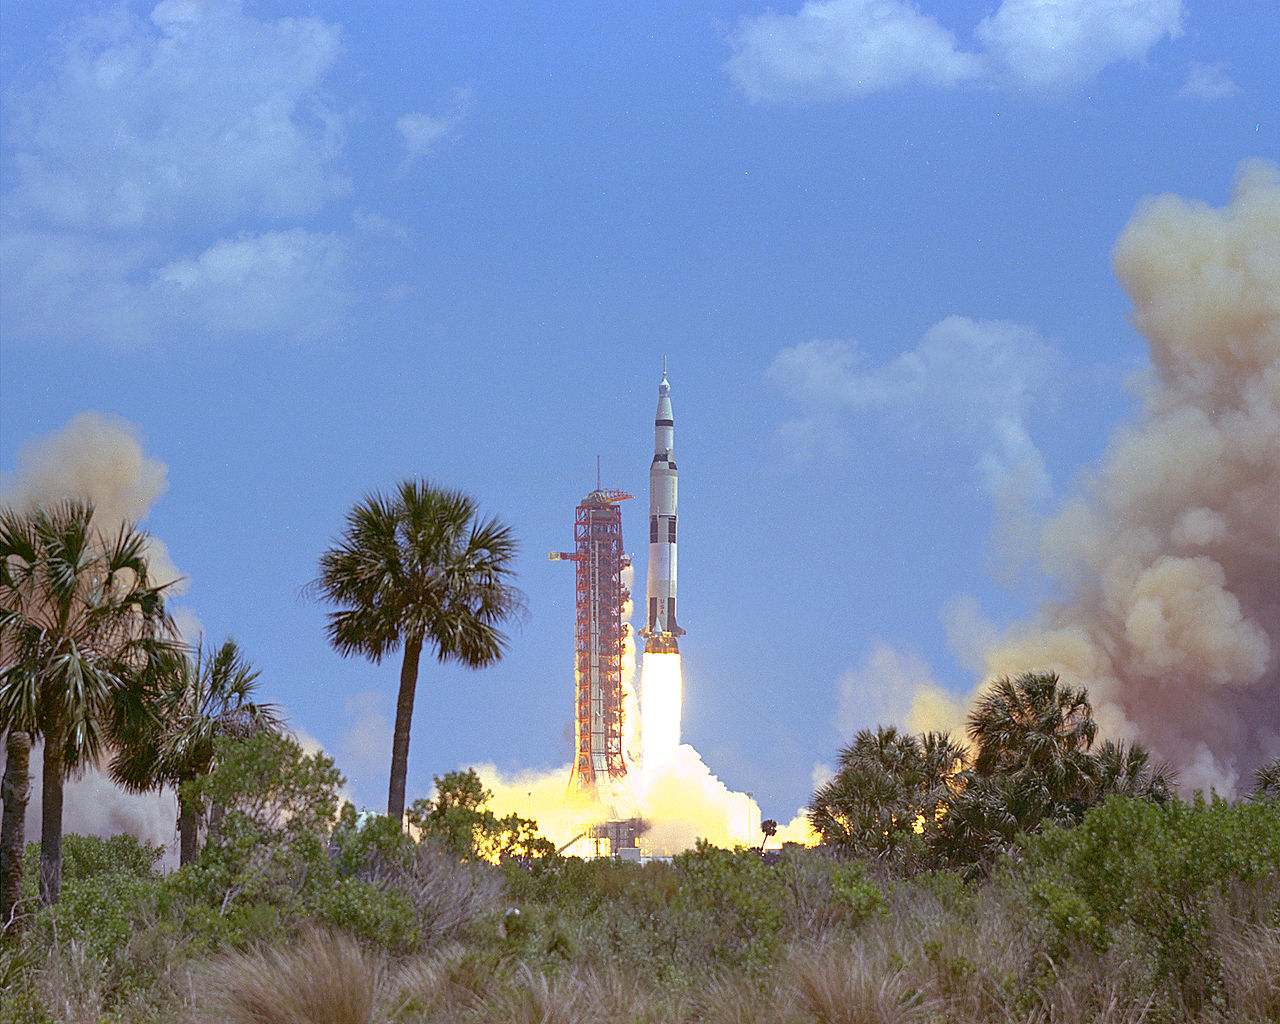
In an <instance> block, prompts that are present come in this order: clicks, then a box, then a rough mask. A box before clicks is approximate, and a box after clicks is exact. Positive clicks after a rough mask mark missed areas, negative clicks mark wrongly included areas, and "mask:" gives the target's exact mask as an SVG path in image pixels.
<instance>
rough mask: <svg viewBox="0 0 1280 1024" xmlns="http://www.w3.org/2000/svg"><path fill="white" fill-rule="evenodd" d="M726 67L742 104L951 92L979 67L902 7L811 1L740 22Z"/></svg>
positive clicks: (903, 0) (869, 1)
mask: <svg viewBox="0 0 1280 1024" xmlns="http://www.w3.org/2000/svg"><path fill="white" fill-rule="evenodd" d="M732 42H733V47H734V50H735V53H734V56H733V57H732V59H730V61H729V62H728V64H727V65H726V67H727V69H728V71H729V73H730V74H731V75H732V76H733V77H734V78H735V79H736V80H737V81H738V83H739V85H741V86H742V89H743V91H744V92H746V94H747V96H748V97H749V98H751V99H753V100H759V99H785V98H796V99H814V98H823V97H835V96H861V95H864V94H866V93H870V92H876V91H878V90H881V89H888V88H892V87H894V86H899V85H903V84H905V83H907V82H910V81H920V82H926V83H929V84H932V85H955V84H957V83H959V82H962V81H964V80H966V79H970V78H973V77H976V76H977V75H978V74H979V73H980V71H981V64H980V62H979V60H978V58H977V57H975V56H974V55H973V54H968V53H963V52H961V51H960V50H959V49H958V48H957V46H956V40H955V37H954V36H953V35H952V34H951V33H950V32H948V31H947V30H946V29H944V28H943V27H942V26H941V25H939V24H938V23H937V22H936V21H935V20H934V19H933V18H930V17H928V16H926V15H924V14H921V13H920V11H919V9H918V8H917V7H916V6H915V5H914V4H912V3H909V2H907V0H809V2H807V3H805V4H804V6H803V7H801V8H800V11H799V13H797V14H794V15H785V14H777V13H774V12H773V11H769V12H766V13H765V14H761V15H758V16H757V17H754V18H747V19H744V20H743V22H742V23H741V25H740V26H739V29H738V32H737V33H736V34H735V35H734V37H733V41H732Z"/></svg>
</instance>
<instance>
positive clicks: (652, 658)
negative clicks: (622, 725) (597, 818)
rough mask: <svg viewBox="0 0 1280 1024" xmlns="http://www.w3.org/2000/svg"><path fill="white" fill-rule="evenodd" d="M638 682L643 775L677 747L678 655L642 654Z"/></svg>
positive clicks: (653, 770) (660, 765) (667, 759)
mask: <svg viewBox="0 0 1280 1024" xmlns="http://www.w3.org/2000/svg"><path fill="white" fill-rule="evenodd" d="M640 684H641V688H640V750H641V757H640V774H641V776H642V777H646V778H647V777H648V776H650V775H651V774H654V773H656V772H658V771H660V770H661V769H662V768H663V766H665V765H667V764H670V763H671V762H672V761H673V760H674V759H675V756H676V750H677V748H678V747H679V746H680V710H681V708H680V702H681V690H682V687H681V678H680V655H678V654H645V656H644V662H643V669H642V674H641V677H640Z"/></svg>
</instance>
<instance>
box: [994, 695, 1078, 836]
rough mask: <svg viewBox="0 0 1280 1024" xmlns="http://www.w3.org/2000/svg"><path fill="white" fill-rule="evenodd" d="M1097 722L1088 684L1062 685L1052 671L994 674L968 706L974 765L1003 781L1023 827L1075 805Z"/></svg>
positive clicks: (1073, 810)
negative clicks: (1015, 675)
mask: <svg viewBox="0 0 1280 1024" xmlns="http://www.w3.org/2000/svg"><path fill="white" fill-rule="evenodd" d="M1097 728H1098V727H1097V724H1096V723H1095V722H1094V720H1093V708H1092V707H1091V706H1090V704H1089V695H1088V692H1087V691H1086V690H1084V689H1083V688H1074V687H1070V686H1064V685H1062V683H1061V682H1060V681H1059V679H1058V676H1057V673H1054V672H1028V673H1025V674H1024V675H1021V676H1019V677H1018V678H1017V679H1009V678H1008V677H1005V678H1002V679H998V680H996V681H995V682H994V683H993V684H992V685H991V686H990V688H988V689H987V691H986V692H985V693H983V695H982V696H981V697H980V698H979V699H978V702H977V704H976V705H975V706H974V708H973V710H972V711H971V712H970V713H969V718H968V731H969V737H970V739H972V740H973V742H974V744H975V746H976V748H977V750H976V753H975V755H974V758H973V770H974V772H975V773H976V774H977V775H979V776H982V777H984V778H987V779H990V780H999V781H1000V783H1001V786H1002V788H1003V789H1004V791H1005V792H1006V793H1008V794H1009V796H1010V798H1011V799H1012V801H1013V804H1012V806H1011V807H1010V810H1011V811H1012V812H1013V814H1014V817H1015V818H1016V819H1017V820H1018V821H1019V823H1020V824H1021V825H1023V826H1024V827H1034V825H1035V824H1037V823H1038V822H1039V821H1040V820H1041V819H1042V818H1044V817H1046V816H1049V817H1059V816H1062V815H1064V814H1065V815H1071V814H1074V813H1078V811H1079V810H1080V809H1081V807H1082V805H1083V803H1085V802H1087V795H1088V791H1089V788H1090V786H1091V784H1092V779H1093V769H1094V762H1093V761H1092V759H1091V758H1090V757H1089V748H1090V747H1091V746H1092V745H1093V740H1094V736H1095V735H1096V734H1097Z"/></svg>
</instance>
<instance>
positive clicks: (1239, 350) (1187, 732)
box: [986, 161, 1280, 795]
mask: <svg viewBox="0 0 1280 1024" xmlns="http://www.w3.org/2000/svg"><path fill="white" fill-rule="evenodd" d="M1113 260H1114V265H1115V270H1116V274H1117V275H1118V277H1119V278H1120V281H1121V283H1122V284H1123V285H1124V287H1125V288H1126V289H1127V291H1128V293H1129V295H1130V296H1131V298H1132V300H1133V302H1134V306H1135V312H1134V323H1135V325H1136V326H1137V328H1138V329H1139V330H1140V331H1141V332H1142V333H1143V335H1144V336H1145V337H1146V339H1147V342H1148V344H1149V346H1150V351H1151V361H1152V370H1151V372H1150V374H1149V376H1148V378H1147V379H1146V380H1145V381H1144V382H1143V388H1142V408H1141V413H1140V416H1139V418H1138V421H1137V423H1136V424H1134V425H1132V426H1129V427H1126V428H1124V429H1122V430H1121V431H1119V432H1118V433H1117V434H1116V436H1115V437H1114V438H1113V439H1112V441H1111V443H1110V446H1109V448H1108V450H1107V452H1106V455H1105V457H1104V459H1103V461H1102V464H1101V467H1100V468H1099V469H1098V471H1097V472H1096V473H1094V474H1093V475H1092V477H1091V479H1090V480H1089V481H1088V482H1087V484H1086V485H1085V487H1084V488H1083V491H1082V493H1081V494H1080V495H1079V496H1078V497H1077V498H1075V499H1074V500H1073V501H1071V502H1070V503H1068V504H1067V505H1066V507H1065V508H1064V509H1063V510H1062V511H1061V512H1060V513H1059V514H1058V515H1057V516H1056V517H1055V518H1054V519H1053V520H1052V521H1051V522H1050V523H1049V524H1048V526H1047V528H1046V530H1045V534H1044V542H1043V555H1044V559H1045V563H1046V568H1047V569H1048V570H1049V571H1050V572H1051V573H1052V574H1054V575H1056V576H1057V577H1059V578H1060V579H1063V580H1064V581H1066V583H1067V584H1068V588H1067V594H1068V596H1067V598H1066V600H1065V601H1064V602H1063V603H1061V604H1060V605H1057V606H1054V607H1050V608H1048V609H1046V610H1044V612H1043V613H1042V614H1041V616H1040V618H1039V621H1038V622H1036V623H1035V624H1034V626H1031V627H1027V628H1022V629H1018V630H1015V631H1013V632H1012V633H1010V634H1009V635H1008V636H1006V637H1004V638H1003V639H1002V640H1001V641H1000V642H998V643H997V644H996V645H995V646H994V647H992V648H991V649H989V651H988V653H987V659H986V660H987V668H988V670H989V671H990V672H991V673H993V674H1014V673H1018V672H1021V671H1024V670H1028V669H1039V668H1052V669H1056V670H1057V671H1058V672H1060V673H1061V674H1062V675H1063V676H1064V677H1065V678H1066V679H1067V680H1068V681H1069V682H1071V683H1073V684H1083V685H1086V686H1087V687H1088V688H1089V693H1090V696H1091V698H1092V700H1093V702H1094V705H1095V707H1096V709H1097V714H1098V718H1099V722H1100V725H1101V727H1102V729H1103V731H1104V732H1105V734H1106V735H1109V736H1112V737H1116V738H1124V739H1132V740H1137V741H1139V742H1142V743H1144V744H1145V745H1147V746H1148V747H1150V748H1151V749H1152V750H1153V751H1154V752H1155V753H1156V754H1157V755H1158V756H1160V757H1162V758H1166V759H1168V760H1169V761H1170V762H1171V763H1172V764H1173V765H1174V766H1175V767H1176V768H1178V769H1180V771H1181V773H1182V774H1181V778H1182V782H1183V785H1184V787H1186V788H1188V789H1192V788H1208V787H1210V786H1212V787H1215V788H1216V789H1217V790H1218V792H1220V793H1223V794H1224V795H1229V794H1232V793H1234V792H1235V791H1237V789H1239V788H1240V783H1241V781H1242V780H1244V781H1245V782H1247V779H1248V774H1249V772H1250V771H1251V769H1252V768H1253V767H1255V766H1256V765H1257V764H1259V763H1260V762H1261V761H1263V760H1266V759H1269V758H1272V757H1276V756H1277V755H1280V174H1278V173H1277V169H1276V167H1275V166H1274V165H1271V164H1268V163H1263V162H1261V161H1249V162H1246V163H1244V164H1242V165H1241V166H1240V168H1239V171H1238V173H1237V180H1236V184H1235V189H1234V191H1233V194H1232V197H1231V200H1230V202H1229V203H1228V204H1227V206H1226V207H1224V208H1222V209H1212V208H1209V207H1207V206H1204V205H1201V204H1198V203H1192V202H1187V201H1184V200H1182V199H1179V198H1177V197H1175V196H1162V197H1159V198H1157V199H1153V200H1149V201H1147V202H1145V203H1144V204H1143V205H1142V206H1141V207H1140V208H1139V210H1138V211H1137V213H1136V214H1135V215H1134V217H1133V219H1132V220H1131V221H1130V223H1129V224H1128V226H1127V227H1126V228H1125V229H1124V231H1123V233H1122V234H1121V235H1120V238H1119V240H1118V242H1117V243H1116V247H1115V251H1114V253H1113Z"/></svg>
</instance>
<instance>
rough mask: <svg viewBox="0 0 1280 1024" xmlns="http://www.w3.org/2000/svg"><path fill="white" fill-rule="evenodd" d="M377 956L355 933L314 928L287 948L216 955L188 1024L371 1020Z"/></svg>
mask: <svg viewBox="0 0 1280 1024" xmlns="http://www.w3.org/2000/svg"><path fill="white" fill-rule="evenodd" d="M382 975H383V971H382V967H381V964H380V963H379V962H377V961H376V960H374V959H373V958H372V957H370V956H369V955H367V954H366V953H365V952H364V951H363V950H362V949H361V948H360V946H359V945H358V944H357V943H356V942H355V940H353V939H350V938H347V937H346V936H343V935H333V934H330V933H328V932H320V931H312V932H310V933H309V934H308V935H307V936H306V937H305V938H304V939H303V941H302V943H301V945H299V946H298V947H296V948H293V949H288V950H273V949H264V950H254V951H251V952H247V953H236V954H232V955H230V956H227V957H223V958H221V959H220V960H218V961H216V962H214V963H213V964H212V965H211V966H210V968H209V970H208V972H207V973H206V974H205V975H204V976H203V977H202V978H200V979H199V980H198V982H197V985H198V991H199V992H200V993H201V994H200V996H199V997H198V1005H196V1006H195V1007H194V1011H193V1013H192V1021H193V1024H375V1021H377V1020H378V1017H377V1016H375V1012H376V1010H377V1006H378V995H379V988H380V984H381V980H382Z"/></svg>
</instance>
